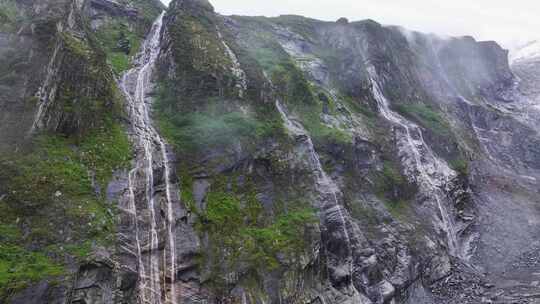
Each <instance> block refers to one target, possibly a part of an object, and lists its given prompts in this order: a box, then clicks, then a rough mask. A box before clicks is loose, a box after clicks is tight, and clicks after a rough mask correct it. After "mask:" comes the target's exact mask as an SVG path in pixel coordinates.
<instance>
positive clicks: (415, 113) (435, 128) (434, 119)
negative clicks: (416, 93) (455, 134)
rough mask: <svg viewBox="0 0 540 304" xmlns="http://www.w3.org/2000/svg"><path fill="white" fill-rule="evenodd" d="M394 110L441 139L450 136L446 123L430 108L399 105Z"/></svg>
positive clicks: (415, 105) (420, 105) (448, 126)
mask: <svg viewBox="0 0 540 304" xmlns="http://www.w3.org/2000/svg"><path fill="white" fill-rule="evenodd" d="M396 110H397V111H398V112H399V113H400V114H402V115H403V116H405V117H407V118H411V119H413V120H415V121H417V122H419V123H420V124H421V125H422V126H423V127H424V128H426V129H428V130H430V131H431V132H433V133H434V134H435V135H438V136H441V137H448V136H451V135H452V133H451V128H450V125H449V124H448V122H447V121H446V120H445V119H444V117H442V116H441V114H440V113H438V112H437V111H435V110H434V109H433V108H431V107H430V106H427V105H424V104H406V105H405V104H400V105H397V106H396Z"/></svg>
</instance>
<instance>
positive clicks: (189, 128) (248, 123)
mask: <svg viewBox="0 0 540 304" xmlns="http://www.w3.org/2000/svg"><path fill="white" fill-rule="evenodd" d="M199 103H200V104H201V105H205V107H204V108H201V109H198V110H197V111H192V112H190V111H188V110H187V109H186V108H187V107H185V108H184V109H181V108H182V106H181V105H180V104H179V101H178V99H177V97H176V96H174V95H173V93H172V92H171V91H170V90H168V89H167V88H166V87H162V88H161V89H160V90H159V94H158V98H157V99H156V102H155V106H154V110H155V112H156V116H157V121H158V124H159V129H160V132H161V133H162V134H163V135H164V136H165V137H166V138H167V140H168V142H170V143H171V144H173V145H174V146H175V148H176V151H177V152H179V153H181V154H190V155H193V154H195V153H197V152H201V151H204V150H206V149H212V148H218V147H228V146H231V145H233V144H235V143H236V142H241V143H243V144H245V146H247V147H256V145H257V143H258V142H259V141H260V140H262V139H264V138H267V137H270V136H272V135H276V134H281V133H284V131H283V128H282V125H281V121H280V120H279V119H278V118H276V117H272V116H271V115H269V114H266V115H265V116H264V117H265V118H260V116H258V114H257V113H244V112H240V111H239V110H234V109H230V108H229V107H228V105H227V103H226V101H225V100H221V99H219V98H211V99H206V100H204V101H199Z"/></svg>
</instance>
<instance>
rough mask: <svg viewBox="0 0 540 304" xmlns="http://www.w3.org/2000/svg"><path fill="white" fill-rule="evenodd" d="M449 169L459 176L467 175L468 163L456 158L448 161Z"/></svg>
mask: <svg viewBox="0 0 540 304" xmlns="http://www.w3.org/2000/svg"><path fill="white" fill-rule="evenodd" d="M450 167H451V168H452V169H453V170H454V171H456V172H458V173H459V174H460V175H463V176H467V175H469V163H468V162H467V160H466V159H464V158H456V159H453V160H451V161H450Z"/></svg>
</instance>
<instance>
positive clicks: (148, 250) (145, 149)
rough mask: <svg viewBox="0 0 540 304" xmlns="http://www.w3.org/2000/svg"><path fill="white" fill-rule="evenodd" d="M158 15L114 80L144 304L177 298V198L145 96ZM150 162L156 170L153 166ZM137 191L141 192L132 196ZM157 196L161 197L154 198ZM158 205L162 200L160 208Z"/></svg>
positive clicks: (155, 51)
mask: <svg viewBox="0 0 540 304" xmlns="http://www.w3.org/2000/svg"><path fill="white" fill-rule="evenodd" d="M163 16H164V13H162V14H161V15H160V16H159V17H158V18H157V20H156V21H155V23H154V24H153V26H152V29H151V31H150V34H149V35H148V37H147V39H146V40H145V41H144V44H143V46H142V49H141V51H140V53H139V54H138V55H137V59H136V60H135V62H134V67H133V68H132V69H130V70H129V71H127V72H126V73H125V74H124V75H123V77H122V80H121V82H120V87H121V88H122V90H123V92H124V95H125V96H126V99H127V101H128V107H129V116H130V120H131V127H132V128H131V131H132V134H131V137H132V141H133V143H134V146H135V149H136V152H137V155H136V166H135V168H134V169H133V170H132V171H131V172H130V174H129V183H128V187H129V200H130V202H129V204H128V206H127V209H128V210H127V212H128V213H129V214H130V215H131V216H132V217H133V220H134V228H135V231H134V234H135V240H134V242H135V244H134V245H133V246H130V247H134V248H135V249H136V250H132V251H131V252H132V253H133V254H135V255H137V263H138V273H139V282H138V284H139V285H138V290H139V299H138V301H139V302H140V303H149V304H156V303H157V304H160V303H164V302H165V303H172V304H176V303H177V300H176V299H177V297H178V295H177V293H176V288H175V274H176V268H177V267H176V243H175V227H176V225H175V222H176V221H175V215H174V206H173V205H174V203H178V202H179V198H178V197H177V196H176V194H177V193H178V191H177V190H178V186H177V185H176V184H173V183H172V182H171V171H172V170H173V169H172V168H171V167H170V163H169V160H168V156H167V148H166V144H165V141H164V140H163V138H161V136H160V135H159V134H158V132H157V131H156V129H155V128H154V127H153V126H152V122H151V119H150V107H149V104H148V103H147V100H146V96H147V92H148V89H149V88H150V87H151V76H152V72H153V68H154V64H155V61H156V59H157V57H158V55H159V43H160V38H161V28H162V22H163ZM155 166H158V167H161V168H162V170H155ZM158 173H159V174H161V175H162V176H159V175H158ZM160 181H162V182H163V183H164V192H165V193H164V195H163V193H161V192H160V190H158V189H156V188H157V187H156V186H157V185H159V183H160ZM138 192H141V193H144V195H141V196H137V195H136V194H137V193H138ZM159 197H164V199H163V200H162V201H160V200H157V199H156V198H159ZM163 203H165V204H166V206H164V208H162V204H163ZM163 209H165V210H166V216H163V215H161V212H160V211H161V210H163ZM164 226H166V227H164ZM162 230H166V240H161V239H160V236H161V235H162V234H160V231H162ZM165 241H168V247H169V248H167V249H168V251H167V252H166V253H164V255H163V257H161V256H160V252H161V250H160V248H159V247H160V244H161V243H164V242H165ZM143 242H144V243H143ZM167 253H168V260H167ZM167 275H169V276H170V286H169V288H170V289H167V287H166V285H167V282H166V280H165V279H164V278H166V277H167Z"/></svg>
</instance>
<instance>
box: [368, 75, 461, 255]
mask: <svg viewBox="0 0 540 304" xmlns="http://www.w3.org/2000/svg"><path fill="white" fill-rule="evenodd" d="M368 74H369V78H370V81H371V85H372V91H373V96H374V97H375V100H376V101H377V105H378V107H379V111H380V113H381V115H382V116H383V117H384V118H385V119H387V120H388V121H389V122H391V123H392V124H394V125H396V126H398V127H399V129H400V130H401V131H402V135H403V136H402V137H401V138H399V139H398V149H399V153H400V157H403V158H404V159H407V160H412V163H405V173H406V175H407V177H408V178H409V179H410V180H412V181H413V182H416V184H417V185H418V186H419V188H420V189H421V190H422V192H423V193H428V194H430V195H431V196H432V197H433V199H434V200H435V203H436V205H437V209H438V211H439V214H440V228H441V229H442V230H443V231H444V232H445V234H446V238H447V245H448V250H449V253H450V254H451V255H453V256H456V257H460V258H463V257H465V253H463V252H462V250H461V249H460V245H459V242H458V238H457V229H456V226H455V224H454V221H453V218H452V216H451V215H450V213H449V212H448V210H447V208H446V206H445V204H444V200H445V194H444V192H443V189H442V188H443V187H444V184H445V183H446V182H448V181H449V180H450V179H451V178H453V177H454V176H455V172H453V170H452V169H450V168H449V167H448V165H447V164H446V163H445V162H443V161H442V160H440V159H439V158H438V157H437V156H436V155H435V153H434V152H433V151H432V150H431V149H430V148H429V146H428V145H427V144H426V142H425V141H424V138H423V135H422V131H421V130H420V128H419V127H418V126H417V125H415V124H414V123H412V122H410V121H408V120H406V119H405V118H403V117H402V116H401V115H399V114H397V113H395V112H394V111H392V110H391V109H390V103H389V102H388V100H387V99H386V97H385V96H384V94H383V93H382V90H381V88H380V86H379V82H378V75H377V72H376V70H375V67H374V66H370V67H368ZM436 174H439V175H438V176H436Z"/></svg>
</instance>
